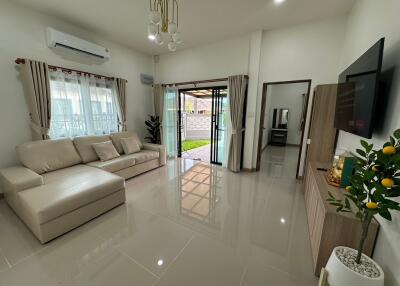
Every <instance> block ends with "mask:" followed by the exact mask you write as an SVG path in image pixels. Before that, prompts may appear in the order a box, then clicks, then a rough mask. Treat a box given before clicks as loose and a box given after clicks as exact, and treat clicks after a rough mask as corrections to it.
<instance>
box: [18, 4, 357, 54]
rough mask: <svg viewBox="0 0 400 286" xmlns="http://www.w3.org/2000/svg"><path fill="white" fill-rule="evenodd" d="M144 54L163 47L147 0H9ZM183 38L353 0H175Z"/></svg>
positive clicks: (272, 24) (251, 27)
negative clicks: (151, 32)
mask: <svg viewBox="0 0 400 286" xmlns="http://www.w3.org/2000/svg"><path fill="white" fill-rule="evenodd" d="M14 2H19V3H20V4H23V5H25V6H27V7H29V8H32V9H35V10H38V11H40V12H43V13H46V14H50V15H54V16H56V17H59V18H61V19H63V20H65V21H67V22H70V23H73V24H75V25H77V26H80V27H82V28H85V29H87V30H89V31H92V32H95V33H98V34H100V35H103V36H105V37H107V38H109V39H111V40H113V41H115V42H118V43H120V44H123V45H125V46H128V47H131V48H133V49H135V50H138V51H141V52H144V53H146V54H152V55H154V54H162V53H167V52H168V49H167V47H166V44H164V45H163V46H156V45H155V44H154V43H151V42H150V41H149V40H148V39H147V24H148V10H149V0H116V1H110V0H68V1H66V0H14ZM178 3H179V15H180V19H179V24H180V31H181V34H182V39H183V41H184V42H183V44H181V45H179V47H178V50H179V49H185V48H191V47H195V46H200V45H203V44H207V43H212V42H217V41H220V40H221V39H226V38H230V37H235V36H239V35H243V34H245V33H249V32H251V31H255V30H260V29H263V30H269V29H273V28H279V27H285V26H290V25H296V24H300V23H305V22H309V21H314V20H320V19H324V18H331V17H336V16H339V15H344V14H346V13H347V12H349V10H350V9H351V8H352V6H353V4H354V0H286V2H284V3H282V4H280V5H275V4H274V2H273V0H200V1H199V0H178Z"/></svg>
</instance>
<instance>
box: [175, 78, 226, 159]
mask: <svg viewBox="0 0 400 286" xmlns="http://www.w3.org/2000/svg"><path fill="white" fill-rule="evenodd" d="M178 105H179V109H178V156H179V157H182V158H187V159H192V160H198V161H202V162H206V163H214V164H218V165H222V163H223V161H224V155H225V154H224V153H225V148H224V147H225V146H224V145H225V140H226V136H227V134H226V132H227V130H226V128H227V125H226V124H227V112H226V111H227V86H216V87H204V88H190V89H180V90H179V96H178Z"/></svg>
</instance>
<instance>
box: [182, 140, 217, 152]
mask: <svg viewBox="0 0 400 286" xmlns="http://www.w3.org/2000/svg"><path fill="white" fill-rule="evenodd" d="M210 143H211V140H209V139H207V140H185V141H182V152H184V151H188V150H191V149H194V148H198V147H201V146H204V145H208V144H210Z"/></svg>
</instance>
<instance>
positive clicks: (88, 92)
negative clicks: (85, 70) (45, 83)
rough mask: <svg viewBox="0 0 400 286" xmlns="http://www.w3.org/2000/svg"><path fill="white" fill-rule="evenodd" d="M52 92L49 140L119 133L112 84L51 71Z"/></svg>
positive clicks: (101, 80) (91, 76)
mask: <svg viewBox="0 0 400 286" xmlns="http://www.w3.org/2000/svg"><path fill="white" fill-rule="evenodd" d="M50 93H51V121H50V132H49V135H50V138H60V137H75V136H82V135H101V134H109V133H111V132H116V131H118V112H117V104H116V98H115V94H114V89H113V83H112V81H109V80H106V79H104V78H97V77H95V76H93V75H90V76H89V75H79V74H77V73H76V72H71V73H65V72H63V71H61V70H56V71H51V72H50Z"/></svg>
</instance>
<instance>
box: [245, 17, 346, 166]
mask: <svg viewBox="0 0 400 286" xmlns="http://www.w3.org/2000/svg"><path fill="white" fill-rule="evenodd" d="M346 23H347V17H340V18H336V19H329V20H325V21H320V22H312V23H307V24H303V25H298V26H294V27H289V28H284V29H276V30H271V31H265V32H264V35H263V42H262V48H261V63H260V76H259V77H260V80H259V86H260V88H259V94H258V96H257V98H253V100H256V101H257V104H256V106H257V110H256V118H257V119H258V120H257V121H256V124H255V131H256V132H255V133H254V141H253V148H252V150H253V161H252V162H253V163H252V164H253V167H255V165H256V156H257V144H258V130H259V124H260V121H259V118H260V112H261V98H262V88H261V87H262V84H263V83H265V82H275V81H288V80H302V79H311V80H312V87H311V90H313V88H314V87H315V86H316V85H318V84H327V83H335V82H337V78H338V68H339V61H340V55H341V54H342V47H343V41H344V35H345V29H346ZM267 100H268V99H267ZM309 102H310V104H311V102H312V98H311V97H310V101H309ZM309 116H310V114H308V117H307V121H309ZM305 134H308V130H305ZM304 140H305V139H304ZM304 151H305V150H304ZM302 155H303V156H304V155H305V154H304V153H303V154H302ZM302 163H303V162H302ZM302 163H301V164H300V169H301V170H302V169H303V164H302Z"/></svg>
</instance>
